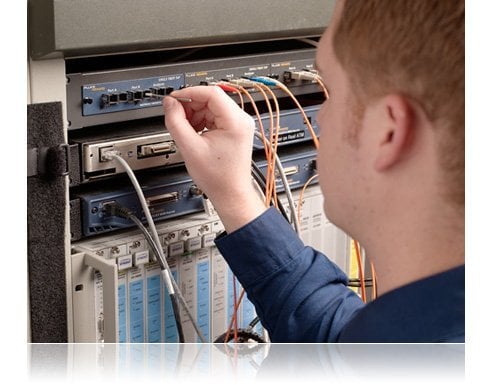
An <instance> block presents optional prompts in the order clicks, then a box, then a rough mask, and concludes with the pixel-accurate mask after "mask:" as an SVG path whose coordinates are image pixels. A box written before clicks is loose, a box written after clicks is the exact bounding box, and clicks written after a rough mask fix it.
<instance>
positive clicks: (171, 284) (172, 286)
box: [105, 151, 207, 343]
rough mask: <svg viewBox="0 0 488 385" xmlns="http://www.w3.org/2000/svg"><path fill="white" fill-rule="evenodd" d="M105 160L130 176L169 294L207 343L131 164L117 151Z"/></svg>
mask: <svg viewBox="0 0 488 385" xmlns="http://www.w3.org/2000/svg"><path fill="white" fill-rule="evenodd" d="M105 158H106V159H107V160H109V159H115V160H117V161H118V162H119V163H120V165H121V166H122V167H124V169H125V171H126V172H127V175H128V176H129V178H130V180H131V182H132V185H133V186H134V189H135V190H136V193H137V196H138V198H139V201H140V203H141V206H142V210H143V211H144V215H145V216H146V220H147V223H148V225H149V230H150V231H151V233H152V236H153V239H154V241H155V242H156V246H157V247H158V250H159V252H160V254H161V255H162V256H163V258H162V260H163V263H164V267H165V270H164V271H163V272H162V275H163V281H164V283H165V285H166V287H167V288H168V293H169V294H173V293H176V295H177V297H178V300H179V301H180V302H181V304H182V305H183V308H184V309H185V311H186V313H187V314H188V317H189V318H190V321H191V323H192V325H193V327H194V329H195V331H196V332H197V334H198V337H199V338H200V340H201V342H203V343H206V342H207V341H206V339H205V337H204V336H203V333H202V332H201V330H200V328H199V327H198V325H197V323H196V321H195V318H194V317H193V315H192V314H191V311H190V309H189V307H188V304H187V303H186V301H185V299H184V298H183V294H182V293H181V290H180V288H179V286H178V284H177V283H176V281H175V279H174V277H173V275H172V274H170V273H169V272H170V267H169V265H168V261H167V260H166V255H165V253H164V250H163V247H162V246H161V241H160V240H159V235H158V231H157V230H156V226H155V225H154V221H153V218H152V215H151V212H150V211H149V207H148V206H147V202H146V198H145V197H144V193H143V192H142V188H141V186H140V185H139V182H138V181H137V178H136V176H135V175H134V172H133V171H132V169H131V168H130V166H129V164H128V163H127V162H126V161H125V159H124V158H122V157H121V156H119V155H117V154H116V153H115V151H114V152H111V151H107V152H106V153H105Z"/></svg>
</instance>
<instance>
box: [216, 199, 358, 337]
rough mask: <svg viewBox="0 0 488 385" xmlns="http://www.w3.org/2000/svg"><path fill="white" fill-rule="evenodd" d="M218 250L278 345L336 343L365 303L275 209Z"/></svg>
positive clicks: (221, 240) (222, 242)
mask: <svg viewBox="0 0 488 385" xmlns="http://www.w3.org/2000/svg"><path fill="white" fill-rule="evenodd" d="M216 245H217V247H218V249H219V250H220V252H221V253H222V255H223V257H224V258H225V260H226V261H227V263H228V264H229V266H230V268H231V269H232V271H233V272H234V274H235V275H236V277H237V278H238V280H239V282H240V283H241V284H242V286H243V287H244V289H245V290H246V292H247V295H248V298H249V299H250V300H251V302H252V303H253V304H254V306H255V308H256V312H257V314H258V316H259V318H260V319H261V322H262V324H263V326H264V327H265V328H266V330H267V331H268V332H269V334H270V338H271V341H272V342H336V341H337V338H338V335H339V333H340V331H341V329H342V328H343V327H344V326H345V325H346V324H347V322H348V321H349V320H350V319H351V318H352V316H353V315H354V314H355V313H356V312H357V311H358V310H359V309H361V308H362V307H363V306H364V304H363V302H362V301H361V299H360V298H359V297H358V296H357V295H356V294H355V293H354V292H353V291H352V290H350V289H349V288H348V287H347V276H346V275H345V274H344V273H343V272H342V270H341V269H340V268H339V267H338V266H337V265H336V264H334V263H333V262H332V261H330V260H329V259H328V258H327V257H326V256H325V255H324V254H321V253H320V252H318V251H316V250H314V249H312V248H311V247H307V246H305V245H304V244H303V242H302V241H301V240H300V238H299V237H298V236H297V234H296V233H295V232H294V230H293V229H292V227H291V226H290V224H289V223H288V222H287V221H286V220H285V218H284V217H283V216H282V215H281V214H280V213H279V212H278V211H277V210H276V209H274V208H270V209H268V210H267V211H265V212H264V213H263V214H261V215H260V216H259V217H257V218H256V219H254V220H253V221H251V222H250V223H248V224H247V225H245V226H243V227H242V228H240V229H238V230H236V231H234V232H232V233H231V234H226V235H224V236H222V237H219V238H218V239H217V240H216Z"/></svg>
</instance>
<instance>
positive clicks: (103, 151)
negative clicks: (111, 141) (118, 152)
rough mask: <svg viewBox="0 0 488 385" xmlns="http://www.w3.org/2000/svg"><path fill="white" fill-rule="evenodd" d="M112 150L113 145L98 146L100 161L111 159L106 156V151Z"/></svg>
mask: <svg viewBox="0 0 488 385" xmlns="http://www.w3.org/2000/svg"><path fill="white" fill-rule="evenodd" d="M109 151H114V146H108V147H100V148H99V159H100V162H110V161H111V159H108V158H107V155H106V154H107V152H109Z"/></svg>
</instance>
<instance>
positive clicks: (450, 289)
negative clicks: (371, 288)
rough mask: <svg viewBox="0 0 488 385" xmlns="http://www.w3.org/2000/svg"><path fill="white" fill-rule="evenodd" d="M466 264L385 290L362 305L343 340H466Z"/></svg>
mask: <svg viewBox="0 0 488 385" xmlns="http://www.w3.org/2000/svg"><path fill="white" fill-rule="evenodd" d="M464 273H465V269H464V265H462V266H458V267H456V268H454V269H450V270H448V271H445V272H442V273H439V274H436V275H433V276H431V277H427V278H424V279H421V280H419V281H415V282H412V283H410V284H408V285H405V286H402V287H399V288H397V289H395V290H392V291H390V292H388V293H385V294H384V295H382V296H381V297H379V298H378V299H376V300H375V301H373V302H371V303H369V304H368V305H367V306H365V307H364V308H363V309H361V310H360V311H359V312H358V313H357V314H356V316H355V317H354V318H353V319H352V320H351V321H350V322H349V323H348V324H347V325H346V326H345V327H344V329H343V330H342V332H341V334H340V337H339V342H464V327H465V325H464V314H465V296H464V286H465V279H464Z"/></svg>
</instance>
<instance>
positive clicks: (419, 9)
mask: <svg viewBox="0 0 488 385" xmlns="http://www.w3.org/2000/svg"><path fill="white" fill-rule="evenodd" d="M333 49H334V51H335V54H336V56H337V59H338V61H339V63H340V64H341V66H342V67H343V68H344V70H345V71H346V73H347V75H348V78H349V80H350V81H351V85H352V87H353V91H354V95H355V96H354V99H355V103H357V106H356V107H357V111H359V113H361V112H360V111H362V106H364V105H365V102H366V100H368V99H371V98H376V97H381V96H383V95H385V94H387V93H389V92H398V93H402V94H404V95H405V96H407V97H409V98H412V99H413V100H415V101H416V102H417V103H419V104H420V105H421V106H422V108H423V109H424V111H425V113H426V115H427V117H428V118H429V119H430V120H431V121H432V122H434V123H435V126H436V127H445V128H446V129H445V133H442V135H439V137H440V138H441V139H440V143H439V145H440V154H441V159H440V162H441V164H442V167H443V170H444V171H445V173H444V174H445V177H446V181H447V186H448V190H449V192H448V195H449V199H450V200H452V201H453V202H455V203H456V204H458V205H462V206H463V207H464V1H459V0H408V1H407V0H345V3H344V8H343V11H342V15H341V18H340V21H339V23H338V26H337V29H336V31H335V34H334V36H333ZM442 129H444V128H442Z"/></svg>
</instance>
